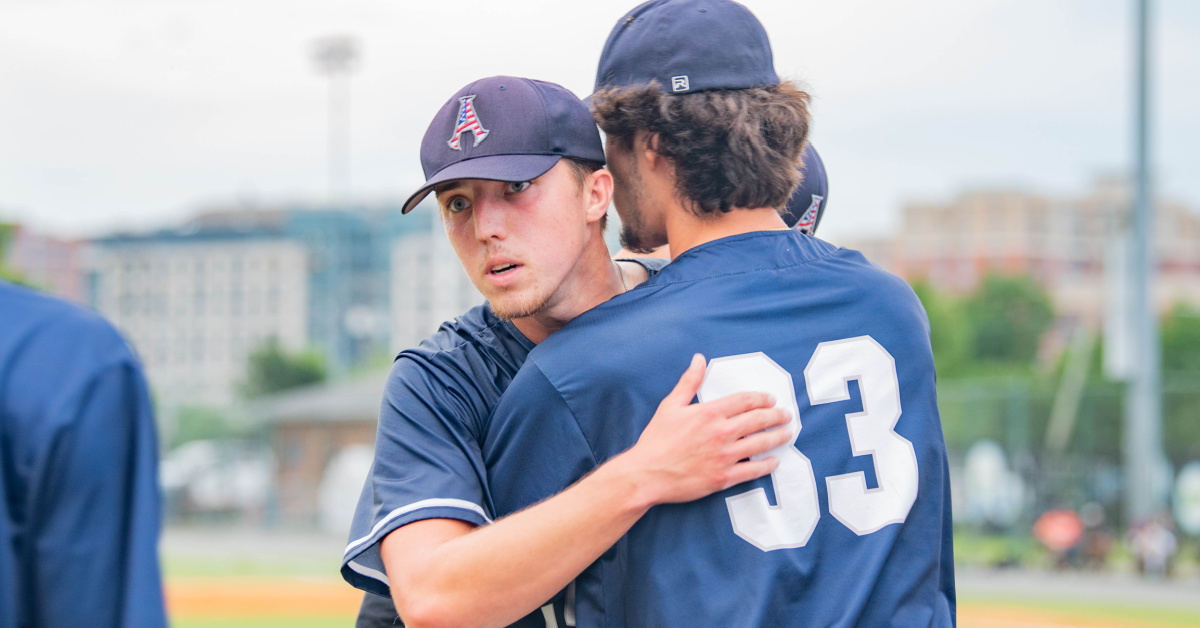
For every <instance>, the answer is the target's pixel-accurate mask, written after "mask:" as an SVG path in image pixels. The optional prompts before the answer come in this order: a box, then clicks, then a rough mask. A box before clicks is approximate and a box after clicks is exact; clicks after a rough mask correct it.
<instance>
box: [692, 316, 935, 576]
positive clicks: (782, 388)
mask: <svg viewBox="0 0 1200 628" xmlns="http://www.w3.org/2000/svg"><path fill="white" fill-rule="evenodd" d="M852 379H855V380H858V386H859V392H860V394H861V397H862V404H863V411H862V412H858V413H854V414H848V415H846V430H847V432H848V434H849V437H850V449H851V451H852V452H853V453H854V455H855V456H864V455H870V456H871V457H872V459H873V461H874V464H875V478H876V481H877V482H878V484H879V486H878V488H873V489H868V488H867V481H866V476H865V474H863V473H862V472H861V471H859V472H855V473H848V474H845V475H838V476H834V477H829V478H826V479H825V486H826V488H827V489H828V493H829V512H830V514H832V515H833V516H834V518H835V519H837V520H838V521H840V522H841V523H842V524H843V525H845V526H846V527H847V528H849V529H850V530H852V531H853V532H854V533H855V534H858V535H859V536H862V535H864V534H870V533H872V532H875V531H877V530H879V529H880V528H883V527H884V526H886V525H889V524H892V523H901V522H903V521H904V520H905V519H906V518H907V517H908V512H909V510H911V509H912V505H913V502H915V501H916V499H917V484H918V475H917V456H916V452H915V450H914V449H913V446H912V443H911V442H909V441H908V440H907V439H905V438H904V437H902V436H900V435H899V434H897V433H896V431H895V427H896V421H897V420H899V418H900V385H899V380H898V378H897V376H896V362H895V360H894V359H893V358H892V356H891V354H889V353H888V352H887V350H886V349H884V348H883V347H882V346H880V344H879V343H877V342H875V340H874V339H873V338H871V337H870V336H859V337H857V338H849V339H846V340H836V341H832V342H823V343H821V344H819V345H817V350H816V351H815V352H814V353H813V356H812V358H810V359H809V361H808V366H806V367H805V369H804V381H805V384H806V387H807V389H808V399H809V403H811V404H812V405H819V404H824V403H833V402H835V401H845V400H847V399H849V398H850V391H849V388H848V387H847V382H849V381H850V380H852ZM744 391H758V392H767V393H771V394H772V395H774V396H775V398H776V399H777V400H778V402H777V404H776V407H780V408H783V409H784V410H787V411H788V412H789V413H790V414H791V416H792V422H791V423H790V424H789V425H788V426H787V427H786V428H780V429H791V430H793V432H794V433H795V434H796V435H799V433H800V429H801V427H802V425H801V423H800V414H799V411H798V409H797V406H796V402H795V398H796V396H795V387H794V386H793V384H792V378H791V375H790V374H789V373H788V372H787V371H785V370H784V369H783V368H781V367H780V366H779V365H778V364H776V363H775V362H774V361H773V360H771V359H770V358H769V357H767V356H766V355H765V354H763V353H761V352H760V353H747V354H742V355H736V356H729V357H723V358H717V359H714V360H712V361H711V362H709V365H708V371H707V373H706V375H705V378H704V384H703V385H702V386H701V387H700V392H699V394H698V395H697V396H698V397H699V399H700V401H706V400H712V399H719V398H721V397H724V396H727V395H731V394H733V393H737V392H744ZM763 456H775V457H777V458H778V459H779V467H778V468H776V469H775V471H774V472H772V473H771V484H772V487H773V488H774V490H775V500H776V503H777V505H775V506H771V505H770V504H769V503H768V501H767V497H766V491H764V490H763V489H761V488H756V489H754V490H751V491H747V492H745V493H741V494H739V495H734V496H733V497H729V498H727V499H726V500H725V501H726V503H727V505H728V506H729V516H730V519H732V522H733V530H734V532H735V533H736V534H737V535H738V536H740V537H742V538H743V539H745V540H746V541H747V542H749V543H750V544H752V545H754V546H755V547H757V548H759V549H761V550H763V551H764V552H765V551H770V550H775V549H784V548H789V547H803V546H804V545H805V544H806V543H808V539H809V538H810V537H811V536H812V533H813V530H815V529H816V526H817V521H818V520H819V519H820V518H821V512H820V504H819V503H818V501H817V488H816V478H815V476H814V474H813V469H812V463H811V462H810V461H809V459H808V458H807V457H805V456H804V454H802V453H800V450H798V449H796V446H795V439H794V438H793V441H792V442H791V443H790V444H787V445H784V446H781V447H778V448H776V449H773V450H771V451H769V452H767V453H766V454H763Z"/></svg>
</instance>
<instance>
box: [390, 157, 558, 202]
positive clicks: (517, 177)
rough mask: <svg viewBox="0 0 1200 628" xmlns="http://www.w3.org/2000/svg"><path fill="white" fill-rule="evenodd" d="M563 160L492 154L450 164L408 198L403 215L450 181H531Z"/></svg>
mask: <svg viewBox="0 0 1200 628" xmlns="http://www.w3.org/2000/svg"><path fill="white" fill-rule="evenodd" d="M561 159H562V155H490V156H487V157H476V158H475V159H467V160H465V161H460V162H458V163H454V164H450V165H449V166H446V167H445V168H443V169H441V170H440V171H439V172H437V173H436V174H434V175H433V176H432V177H430V178H429V180H428V181H426V182H425V185H422V186H421V187H420V189H418V190H417V191H416V192H414V193H413V195H412V196H410V197H408V200H407V201H405V202H404V210H403V213H405V214H407V213H408V212H410V211H412V208H414V207H416V206H417V204H418V203H420V202H421V201H423V200H425V197H426V196H429V193H430V192H432V191H433V188H435V187H437V186H439V185H441V184H443V183H446V182H448V181H460V180H463V179H483V180H484V181H505V182H508V183H518V182H521V181H532V180H533V179H536V178H538V177H540V176H542V175H544V174H546V173H547V172H549V171H550V169H551V168H553V167H554V165H555V164H557V163H558V162H559V160H561Z"/></svg>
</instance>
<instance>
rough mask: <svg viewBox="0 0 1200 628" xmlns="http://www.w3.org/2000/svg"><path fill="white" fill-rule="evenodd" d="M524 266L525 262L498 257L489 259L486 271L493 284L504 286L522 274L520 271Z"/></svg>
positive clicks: (510, 283)
mask: <svg viewBox="0 0 1200 628" xmlns="http://www.w3.org/2000/svg"><path fill="white" fill-rule="evenodd" d="M524 267H525V266H524V264H521V263H519V262H516V261H514V260H509V259H497V260H489V261H488V264H487V266H486V267H485V271H484V272H485V274H486V275H487V279H488V281H489V282H491V284H492V285H494V286H496V287H498V288H504V287H508V286H510V285H512V283H513V282H515V281H516V280H517V276H518V275H520V274H521V273H520V271H521V269H523V268H524Z"/></svg>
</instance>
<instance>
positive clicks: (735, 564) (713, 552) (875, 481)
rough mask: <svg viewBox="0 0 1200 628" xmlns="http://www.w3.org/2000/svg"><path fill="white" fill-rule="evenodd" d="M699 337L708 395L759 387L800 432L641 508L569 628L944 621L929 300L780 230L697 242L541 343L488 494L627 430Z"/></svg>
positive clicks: (495, 419)
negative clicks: (722, 480) (762, 472)
mask: <svg viewBox="0 0 1200 628" xmlns="http://www.w3.org/2000/svg"><path fill="white" fill-rule="evenodd" d="M697 352H699V353H702V354H704V355H705V356H706V357H707V358H708V360H709V363H708V370H707V372H706V375H705V381H704V384H703V385H702V387H701V389H700V392H699V395H698V397H699V399H700V400H701V401H705V400H709V399H717V398H720V397H723V396H725V395H729V394H732V393H735V392H738V391H746V390H755V391H766V392H769V393H772V394H773V395H774V396H775V397H776V398H777V399H778V400H779V402H778V403H779V407H782V408H784V409H786V410H787V411H788V412H789V413H790V414H791V416H792V423H791V425H790V427H789V428H788V429H791V430H792V431H794V432H795V433H796V437H795V440H794V441H793V442H792V443H789V444H788V445H785V446H783V447H780V448H778V449H776V450H773V451H772V452H770V455H773V456H776V457H777V458H778V459H779V461H780V464H779V467H778V468H777V469H776V470H775V471H774V472H773V473H772V474H770V475H769V476H767V477H764V478H761V479H759V480H756V481H754V482H749V483H745V484H741V485H738V486H735V487H732V488H730V489H728V490H725V491H722V492H719V493H717V494H714V495H712V496H710V497H707V498H704V499H701V500H697V501H694V502H690V503H685V504H671V505H662V506H657V507H655V508H652V509H651V510H650V511H649V512H648V513H647V514H646V515H645V516H644V517H643V518H642V519H641V520H640V521H639V522H638V523H637V524H635V525H634V526H633V528H632V529H631V530H630V531H629V533H628V534H627V535H626V536H625V537H624V538H623V539H622V540H621V541H620V542H618V544H617V545H616V546H615V547H614V548H613V549H611V550H610V551H609V552H607V553H606V554H605V555H604V556H602V557H601V559H600V560H599V561H597V562H596V563H595V564H593V565H592V566H591V567H589V568H588V569H587V570H586V571H585V572H584V573H583V574H581V576H580V577H579V578H578V579H577V580H576V584H577V590H576V596H575V597H576V600H575V608H574V609H573V611H574V613H573V614H574V615H575V619H576V620H577V624H578V625H579V626H631V627H634V626H681V627H692V626H723V627H729V626H745V627H762V626H950V625H953V624H954V621H955V593H954V577H953V573H954V572H953V557H952V553H953V549H952V537H951V519H950V498H949V495H950V487H949V483H948V471H947V461H946V452H945V444H944V440H943V437H942V431H941V423H940V419H939V417H938V411H937V402H936V393H935V389H934V368H933V358H932V354H931V351H930V346H929V329H928V322H927V319H926V317H925V313H924V310H923V309H922V307H921V305H920V302H919V301H918V300H917V298H916V297H915V295H914V294H913V292H912V290H911V289H909V287H908V285H907V284H905V283H904V282H903V281H902V280H900V279H899V278H897V277H895V276H893V275H890V274H888V273H886V272H884V271H882V270H880V269H879V268H878V267H876V266H874V265H872V264H871V263H870V262H868V261H867V260H866V259H864V258H863V257H862V255H860V254H859V253H857V252H855V251H850V250H845V249H838V248H836V247H834V246H832V245H830V244H828V243H825V242H823V241H821V240H818V239H815V238H812V237H810V236H806V235H803V234H800V233H797V232H794V231H767V232H757V233H750V234H743V235H737V236H732V237H727V238H722V239H720V240H716V241H713V242H710V243H707V244H704V245H702V246H699V247H696V248H694V249H691V250H689V251H687V252H685V253H683V254H682V255H680V256H679V257H678V258H676V259H675V260H674V261H673V262H672V263H671V264H670V265H668V266H667V267H666V268H665V269H664V270H663V271H662V272H661V273H660V274H659V275H657V276H656V277H654V278H653V279H651V280H650V281H648V282H646V283H645V284H643V285H642V286H641V287H640V288H639V289H638V290H635V291H631V292H629V293H627V294H624V295H621V296H619V297H617V298H614V299H612V300H610V301H608V302H607V303H604V304H602V305H600V306H598V307H596V308H594V309H592V310H591V311H589V312H587V313H585V314H583V315H581V316H579V317H578V318H576V319H575V320H574V321H572V322H571V323H570V324H568V325H567V326H566V327H564V328H563V329H562V330H560V331H559V332H558V333H556V334H554V335H553V336H551V337H550V338H548V339H547V340H546V341H545V342H543V343H542V344H541V345H539V346H538V347H537V348H536V349H535V350H534V351H533V352H532V353H531V354H530V356H529V359H528V360H527V361H526V363H525V365H524V366H523V368H522V369H521V371H520V372H519V373H518V374H517V376H516V377H515V378H514V379H513V381H512V383H511V384H510V386H509V389H508V391H507V393H506V394H505V395H504V397H503V398H502V399H501V401H500V403H499V405H498V406H497V407H496V409H495V411H494V412H493V415H492V418H491V423H492V424H493V425H501V426H506V427H507V428H508V429H510V430H512V431H513V432H515V433H516V434H515V437H514V438H510V439H509V441H508V443H507V446H508V447H509V451H508V452H507V456H508V457H510V458H524V459H525V460H527V461H530V467H529V468H523V469H520V468H514V469H510V470H509V472H510V475H509V476H507V477H506V485H507V486H509V487H511V488H512V490H510V491H508V492H507V493H506V494H505V495H504V496H503V499H502V498H501V495H500V493H498V492H494V493H493V498H494V506H495V507H496V508H498V509H515V508H519V507H520V506H522V505H527V504H530V503H534V502H536V501H537V500H538V499H539V498H540V497H541V496H542V495H543V494H544V493H547V492H554V491H556V490H561V489H562V488H565V487H566V486H567V485H569V484H570V483H571V482H573V481H575V480H576V479H578V477H579V476H581V475H582V474H583V473H586V472H587V471H588V470H590V469H591V468H592V467H594V466H595V465H597V464H600V463H602V462H604V461H605V460H607V459H609V458H611V457H612V456H614V455H616V454H618V453H620V452H622V451H624V450H626V449H628V448H629V447H631V446H632V445H633V444H634V443H636V442H637V439H638V437H639V435H640V434H641V433H642V430H643V429H644V428H645V426H646V424H647V422H648V421H649V419H650V418H651V417H652V416H653V414H654V412H655V410H656V408H657V405H658V404H659V402H660V401H661V400H662V398H663V397H665V396H666V395H667V394H668V393H669V392H670V391H671V389H672V388H673V387H674V386H675V384H676V383H677V381H678V378H679V376H680V374H681V373H683V371H684V370H685V369H686V367H687V365H688V363H689V360H690V358H691V356H692V355H693V354H694V353H697ZM535 462H536V463H537V464H534V463H535ZM550 467H553V469H549V468H550ZM554 482H559V483H560V485H557V486H555V485H553V483H554ZM548 483H550V484H551V485H549V486H548V485H547V484H548Z"/></svg>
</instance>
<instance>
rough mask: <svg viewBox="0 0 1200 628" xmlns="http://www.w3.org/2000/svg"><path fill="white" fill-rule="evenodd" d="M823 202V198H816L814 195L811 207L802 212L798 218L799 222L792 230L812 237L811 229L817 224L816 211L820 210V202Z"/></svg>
mask: <svg viewBox="0 0 1200 628" xmlns="http://www.w3.org/2000/svg"><path fill="white" fill-rule="evenodd" d="M823 200H825V197H824V196H817V195H816V194H813V195H812V205H809V206H808V209H807V210H806V211H805V212H804V215H803V216H801V217H800V220H799V221H798V222H797V223H796V226H795V227H793V229H795V230H797V231H799V232H800V233H807V234H808V235H812V232H813V227H814V226H815V225H816V224H817V210H818V209H820V208H821V201H823Z"/></svg>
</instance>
